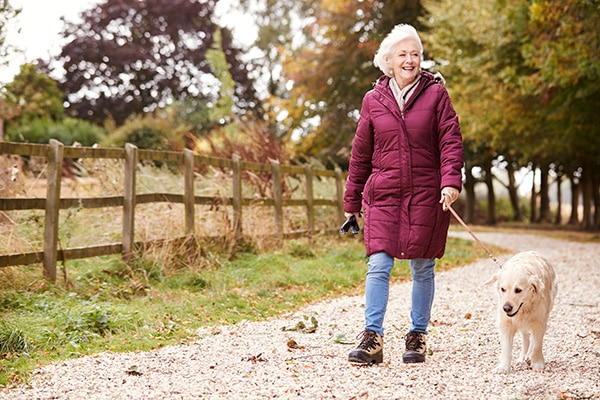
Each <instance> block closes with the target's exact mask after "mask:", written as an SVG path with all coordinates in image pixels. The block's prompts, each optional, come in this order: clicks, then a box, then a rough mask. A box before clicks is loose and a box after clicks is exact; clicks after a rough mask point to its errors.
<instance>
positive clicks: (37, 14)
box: [0, 0, 100, 82]
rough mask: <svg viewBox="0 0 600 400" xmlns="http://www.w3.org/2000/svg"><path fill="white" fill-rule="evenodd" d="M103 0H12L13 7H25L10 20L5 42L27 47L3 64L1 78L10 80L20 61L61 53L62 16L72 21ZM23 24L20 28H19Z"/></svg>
mask: <svg viewBox="0 0 600 400" xmlns="http://www.w3.org/2000/svg"><path fill="white" fill-rule="evenodd" d="M99 2H100V0H9V4H10V5H11V6H12V7H13V8H20V9H22V11H21V13H20V14H19V16H18V17H17V18H16V19H15V20H14V21H10V22H9V25H8V27H9V28H8V32H7V35H6V42H7V43H9V44H11V45H12V46H15V47H18V48H20V49H22V50H23V51H24V54H17V55H13V56H12V58H11V60H10V62H9V65H8V67H0V68H1V69H0V81H2V82H7V81H10V80H12V77H13V76H14V75H15V74H16V73H18V72H19V67H20V66H21V64H24V63H26V62H30V61H33V60H36V59H38V58H45V59H47V58H48V57H49V56H50V55H53V54H58V52H59V51H60V47H61V43H60V37H59V35H58V33H59V32H60V30H61V29H62V21H61V20H60V18H61V17H63V16H64V17H66V18H67V19H68V20H69V21H74V20H76V19H77V16H78V15H79V13H80V12H81V11H83V10H86V9H88V8H91V7H93V6H95V5H96V4H97V3H99ZM19 27H20V28H21V31H20V32H18V31H17V29H18V28H19Z"/></svg>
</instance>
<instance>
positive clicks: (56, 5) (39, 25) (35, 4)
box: [0, 0, 256, 83]
mask: <svg viewBox="0 0 600 400" xmlns="http://www.w3.org/2000/svg"><path fill="white" fill-rule="evenodd" d="M101 2H103V0H9V4H11V6H12V7H13V8H15V9H18V8H21V9H22V11H21V13H20V14H19V16H18V17H17V19H15V20H14V21H11V22H10V23H9V28H8V32H7V35H6V42H7V43H8V44H11V45H13V46H15V47H19V48H21V49H22V50H24V54H18V55H13V56H12V59H11V60H10V63H9V65H8V66H7V67H4V66H1V67H0V82H4V83H6V82H10V81H11V80H12V78H13V77H14V75H15V74H17V73H18V72H19V67H20V66H21V65H22V64H24V63H27V62H31V61H34V60H36V59H38V58H43V59H48V58H50V56H52V55H56V54H58V53H59V52H60V48H61V45H62V43H61V42H60V36H59V32H60V31H61V29H62V27H63V25H62V21H61V19H60V18H61V17H65V18H66V19H67V20H68V21H76V20H77V18H78V16H79V14H80V13H81V12H82V11H84V10H87V9H89V8H92V7H94V6H96V5H97V4H99V3H101ZM229 4H230V1H227V0H225V1H219V2H218V5H217V13H220V14H222V15H223V17H222V23H223V24H224V25H225V26H227V27H229V28H230V29H232V30H234V34H235V33H236V32H235V31H238V32H237V35H236V36H237V37H238V38H240V40H242V41H243V42H244V43H248V41H250V40H253V39H255V38H256V34H255V33H254V34H253V32H250V34H249V33H248V31H245V32H239V30H240V29H243V27H247V26H248V25H249V24H252V21H247V20H244V16H242V15H241V14H237V15H235V14H234V13H232V12H231V10H230V9H228V6H229ZM18 27H20V28H21V32H20V33H19V32H17V28H18Z"/></svg>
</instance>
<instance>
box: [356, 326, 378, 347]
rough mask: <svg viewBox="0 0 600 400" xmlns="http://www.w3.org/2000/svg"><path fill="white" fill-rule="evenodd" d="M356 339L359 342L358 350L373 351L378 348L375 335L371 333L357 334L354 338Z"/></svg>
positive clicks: (366, 331) (367, 331)
mask: <svg viewBox="0 0 600 400" xmlns="http://www.w3.org/2000/svg"><path fill="white" fill-rule="evenodd" d="M356 339H359V340H360V341H361V342H360V344H359V345H358V348H359V349H362V350H366V351H369V350H372V349H373V350H374V349H376V348H377V346H379V341H378V340H377V334H376V333H375V332H373V331H369V330H365V331H362V332H361V333H359V334H358V335H357V336H356Z"/></svg>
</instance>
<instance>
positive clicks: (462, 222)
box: [448, 205, 502, 269]
mask: <svg viewBox="0 0 600 400" xmlns="http://www.w3.org/2000/svg"><path fill="white" fill-rule="evenodd" d="M448 209H449V210H450V212H451V213H452V215H454V218H456V220H457V221H458V222H460V224H461V225H462V226H463V227H464V228H465V229H466V230H467V232H469V234H470V235H471V237H472V238H473V239H475V241H476V242H477V243H478V244H479V245H480V246H481V248H482V249H483V250H484V251H485V252H486V253H487V255H488V256H490V258H491V259H492V261H494V263H495V264H496V265H497V266H498V268H500V269H502V265H500V263H499V262H498V260H497V259H496V257H494V255H493V254H492V252H491V251H490V250H489V249H488V248H487V247H485V245H484V244H483V243H482V242H481V240H479V238H478V237H477V236H475V234H474V233H473V231H472V230H471V228H469V227H468V226H467V224H466V223H465V221H463V219H462V218H461V217H460V215H458V214H457V213H456V211H454V208H452V206H451V205H448Z"/></svg>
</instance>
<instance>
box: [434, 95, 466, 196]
mask: <svg viewBox="0 0 600 400" xmlns="http://www.w3.org/2000/svg"><path fill="white" fill-rule="evenodd" d="M437 114H438V121H439V130H438V134H439V137H438V143H439V152H440V173H441V178H442V179H441V187H440V189H442V188H443V187H446V186H452V187H454V188H456V189H458V190H459V191H460V190H461V189H462V167H463V164H464V150H463V141H462V134H461V131H460V125H459V122H458V115H456V112H455V111H454V108H453V107H452V102H451V101H450V96H449V95H448V92H447V91H446V89H445V88H442V93H441V98H440V102H439V103H438V109H437Z"/></svg>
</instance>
